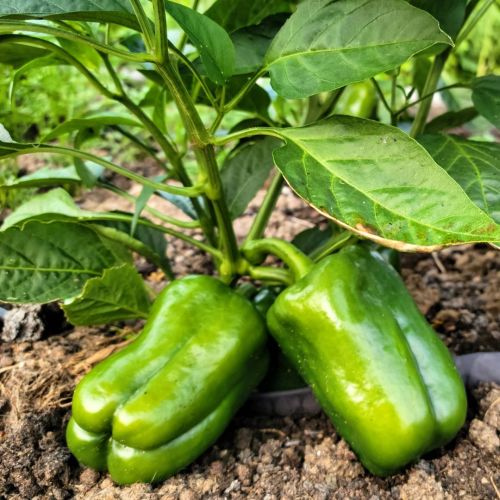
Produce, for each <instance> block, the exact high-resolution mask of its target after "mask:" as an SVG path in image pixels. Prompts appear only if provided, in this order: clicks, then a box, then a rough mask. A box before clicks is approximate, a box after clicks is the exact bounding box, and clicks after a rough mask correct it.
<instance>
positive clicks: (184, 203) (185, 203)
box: [156, 191, 198, 220]
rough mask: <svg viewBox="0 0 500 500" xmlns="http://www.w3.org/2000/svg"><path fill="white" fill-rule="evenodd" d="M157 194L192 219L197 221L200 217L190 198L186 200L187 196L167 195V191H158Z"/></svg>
mask: <svg viewBox="0 0 500 500" xmlns="http://www.w3.org/2000/svg"><path fill="white" fill-rule="evenodd" d="M156 194H157V195H158V196H160V197H161V198H163V199H164V200H167V201H169V202H170V203H172V205H174V207H177V208H178V209H179V210H181V211H182V212H183V213H185V214H186V215H187V216H188V217H189V218H190V219H193V220H196V219H197V218H198V217H197V215H196V210H195V209H194V205H193V202H192V201H191V199H190V198H186V197H185V196H179V195H178V194H172V193H166V192H165V191H157V192H156Z"/></svg>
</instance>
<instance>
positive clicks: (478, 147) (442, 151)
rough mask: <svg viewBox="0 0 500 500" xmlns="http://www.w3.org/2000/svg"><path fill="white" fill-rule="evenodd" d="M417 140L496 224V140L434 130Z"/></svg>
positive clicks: (499, 216) (499, 162)
mask: <svg viewBox="0 0 500 500" xmlns="http://www.w3.org/2000/svg"><path fill="white" fill-rule="evenodd" d="M418 140H419V142H420V143H421V144H422V145H423V146H424V147H425V149H427V151H429V153H430V154H431V156H432V157H433V158H434V160H435V161H436V163H438V165H440V166H441V167H442V168H444V169H445V170H446V171H447V172H448V174H450V175H451V177H453V178H454V179H455V180H456V181H457V182H458V183H459V184H460V185H461V186H462V188H463V190H464V191H465V192H466V193H467V194H468V196H469V198H470V199H471V200H472V201H473V202H474V203H475V204H476V205H477V206H478V207H479V208H481V209H482V210H483V211H485V212H486V213H487V214H489V215H490V217H491V218H492V219H494V220H495V221H496V223H497V224H500V144H495V143H489V142H479V141H469V140H466V139H462V138H460V137H456V136H453V135H437V134H436V135H424V136H421V137H419V138H418Z"/></svg>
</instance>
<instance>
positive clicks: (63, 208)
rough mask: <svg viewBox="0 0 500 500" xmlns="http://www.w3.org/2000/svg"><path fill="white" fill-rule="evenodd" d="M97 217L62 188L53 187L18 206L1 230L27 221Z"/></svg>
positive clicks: (79, 219) (21, 224) (75, 220)
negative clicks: (83, 208) (80, 206)
mask: <svg viewBox="0 0 500 500" xmlns="http://www.w3.org/2000/svg"><path fill="white" fill-rule="evenodd" d="M95 217H96V214H95V212H90V211H88V210H82V209H81V208H79V207H78V206H77V205H76V203H75V202H74V201H73V198H71V195H70V194H69V193H68V192H67V191H65V190H64V189H62V188H56V189H52V190H51V191H48V192H47V193H43V194H39V195H35V196H33V197H32V198H30V199H29V200H28V201H26V202H25V203H23V204H22V205H20V206H19V207H17V208H16V209H15V210H14V211H13V212H12V213H11V214H10V215H8V216H7V217H6V218H5V220H4V222H3V224H2V226H1V227H0V231H6V230H7V229H9V228H10V227H12V226H19V227H21V228H22V227H23V226H24V224H26V223H27V222H30V221H33V220H38V221H55V220H57V221H68V220H72V222H78V221H83V220H89V219H91V220H92V219H93V218H95Z"/></svg>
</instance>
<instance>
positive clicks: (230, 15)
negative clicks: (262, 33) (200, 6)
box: [205, 0, 291, 32]
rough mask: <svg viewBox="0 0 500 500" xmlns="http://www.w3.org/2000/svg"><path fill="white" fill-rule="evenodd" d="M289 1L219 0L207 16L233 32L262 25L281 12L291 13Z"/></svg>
mask: <svg viewBox="0 0 500 500" xmlns="http://www.w3.org/2000/svg"><path fill="white" fill-rule="evenodd" d="M290 11H291V2H289V1H287V0H271V1H269V0H254V1H253V2H249V1H248V0H217V1H216V2H215V3H214V4H213V5H212V6H211V7H210V9H208V10H207V11H206V12H205V14H206V15H207V16H208V17H210V18H211V19H213V20H214V21H215V22H216V23H218V24H220V25H221V26H223V27H224V28H226V30H227V31H229V32H232V31H236V30H238V29H240V28H245V27H247V26H254V25H257V24H260V22H261V21H262V20H264V19H265V18H266V17H269V16H271V15H273V14H278V13H280V12H290Z"/></svg>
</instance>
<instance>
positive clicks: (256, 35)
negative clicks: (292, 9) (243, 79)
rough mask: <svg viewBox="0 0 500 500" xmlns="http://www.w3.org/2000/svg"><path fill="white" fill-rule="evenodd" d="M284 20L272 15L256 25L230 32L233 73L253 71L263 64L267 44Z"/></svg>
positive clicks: (268, 44)
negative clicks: (233, 59)
mask: <svg viewBox="0 0 500 500" xmlns="http://www.w3.org/2000/svg"><path fill="white" fill-rule="evenodd" d="M284 22H285V18H284V17H283V16H272V17H271V18H269V19H266V20H264V21H263V22H262V23H261V24H259V25H258V26H250V27H248V28H243V29H241V30H238V31H235V32H234V33H232V35H231V40H232V41H233V44H234V49H235V51H236V52H235V53H236V55H235V67H234V74H235V75H246V74H248V73H255V72H256V71H258V70H260V69H261V68H262V67H263V66H264V59H265V56H266V53H267V51H268V49H269V46H270V45H271V42H272V41H273V39H274V37H275V36H276V33H278V31H279V30H280V28H281V27H282V26H283V24H284Z"/></svg>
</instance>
